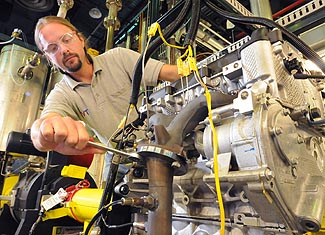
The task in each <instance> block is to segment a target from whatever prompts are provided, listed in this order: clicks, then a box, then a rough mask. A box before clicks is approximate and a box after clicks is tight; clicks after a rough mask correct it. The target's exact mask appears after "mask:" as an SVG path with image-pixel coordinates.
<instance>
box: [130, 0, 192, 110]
mask: <svg viewBox="0 0 325 235" xmlns="http://www.w3.org/2000/svg"><path fill="white" fill-rule="evenodd" d="M179 2H180V3H182V4H183V1H179ZM190 5H191V0H186V2H185V4H184V6H183V8H182V10H181V12H180V13H179V14H177V15H175V14H174V15H173V17H174V19H175V18H176V19H175V21H174V22H173V24H172V25H169V26H168V27H167V28H166V29H165V30H164V32H163V36H164V38H165V39H168V38H169V37H170V36H171V35H173V34H174V33H175V32H176V31H177V30H178V29H179V27H180V26H181V25H182V23H183V22H184V20H185V17H186V15H187V14H188V11H189V8H190ZM180 6H181V5H180V4H178V5H177V7H180ZM175 7H176V6H175ZM175 7H174V8H175ZM167 13H168V12H167ZM169 17H170V15H169ZM166 18H167V19H168V17H165V16H163V17H162V19H158V20H157V22H159V23H160V24H161V23H162V22H163V21H164V20H165V19H166ZM162 43H163V41H162V39H161V38H160V37H158V38H156V39H155V40H153V41H152V42H151V43H150V44H149V46H148V49H147V51H146V54H145V58H143V54H141V56H140V58H139V59H138V61H137V64H136V66H135V69H134V73H133V78H132V93H131V97H130V104H133V105H136V104H137V102H138V94H139V90H140V84H141V79H142V74H143V72H144V71H142V61H143V60H144V64H145V65H146V63H147V61H148V60H149V58H150V57H151V56H152V54H153V53H154V52H155V51H156V49H157V48H158V47H159V46H160V45H161V44H162Z"/></svg>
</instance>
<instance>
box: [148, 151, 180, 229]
mask: <svg viewBox="0 0 325 235" xmlns="http://www.w3.org/2000/svg"><path fill="white" fill-rule="evenodd" d="M147 168H148V179H149V195H150V196H152V197H154V198H155V199H156V200H157V201H158V206H157V208H156V209H154V210H150V211H149V217H148V234H155V235H170V234H172V198H173V194H172V185H173V175H174V173H173V168H172V167H171V165H170V164H168V162H167V161H164V160H161V159H159V158H156V157H148V158H147Z"/></svg>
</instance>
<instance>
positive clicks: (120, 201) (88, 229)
mask: <svg viewBox="0 0 325 235" xmlns="http://www.w3.org/2000/svg"><path fill="white" fill-rule="evenodd" d="M118 204H122V200H121V199H120V200H116V201H113V202H111V203H109V204H107V205H105V206H103V207H102V208H100V209H99V210H98V212H97V213H96V215H95V216H94V217H93V218H92V219H91V220H90V222H89V224H88V225H87V228H86V230H85V235H89V232H90V230H91V228H92V226H93V224H94V223H95V222H96V221H97V219H98V218H99V217H100V216H101V215H102V213H103V212H104V210H106V209H107V208H108V207H111V206H116V205H118Z"/></svg>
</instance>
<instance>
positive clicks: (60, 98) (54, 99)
mask: <svg viewBox="0 0 325 235" xmlns="http://www.w3.org/2000/svg"><path fill="white" fill-rule="evenodd" d="M67 89H70V88H69V87H68V86H67V85H66V84H65V81H64V79H62V80H61V81H60V82H59V83H57V84H56V85H55V87H54V88H53V90H52V91H51V92H50V93H49V95H48V96H47V98H46V100H45V105H44V108H43V110H42V113H41V117H42V116H44V115H46V114H48V113H57V114H59V115H61V116H63V117H66V116H69V117H71V118H73V119H74V120H80V115H78V112H76V109H75V108H74V106H75V105H74V104H73V102H72V100H73V98H72V97H70V96H69V95H68V94H70V95H71V94H73V93H72V92H68V91H67Z"/></svg>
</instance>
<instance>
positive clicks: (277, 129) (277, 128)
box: [275, 127, 283, 135]
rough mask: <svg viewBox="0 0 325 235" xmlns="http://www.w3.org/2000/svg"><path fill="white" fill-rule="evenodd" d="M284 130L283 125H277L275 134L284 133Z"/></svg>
mask: <svg viewBox="0 0 325 235" xmlns="http://www.w3.org/2000/svg"><path fill="white" fill-rule="evenodd" d="M282 132H283V130H282V128H281V127H275V134H276V135H280V134H282Z"/></svg>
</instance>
